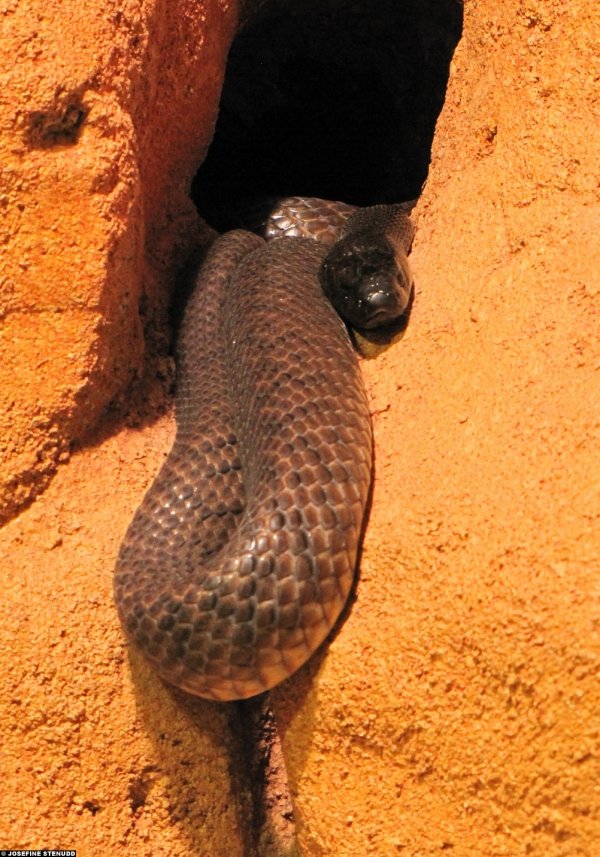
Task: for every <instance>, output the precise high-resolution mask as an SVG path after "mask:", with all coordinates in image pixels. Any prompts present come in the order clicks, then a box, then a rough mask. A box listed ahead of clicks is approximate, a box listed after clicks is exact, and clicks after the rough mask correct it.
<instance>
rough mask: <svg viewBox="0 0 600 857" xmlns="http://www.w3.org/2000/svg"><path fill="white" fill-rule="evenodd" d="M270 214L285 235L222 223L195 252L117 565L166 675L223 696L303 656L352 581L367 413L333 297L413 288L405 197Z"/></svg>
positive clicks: (119, 596) (125, 601) (139, 627)
mask: <svg viewBox="0 0 600 857" xmlns="http://www.w3.org/2000/svg"><path fill="white" fill-rule="evenodd" d="M290 211H291V214H290ZM296 220H298V222H296ZM269 223H270V234H271V237H272V236H273V235H274V234H275V235H276V234H280V235H282V236H283V237H279V238H277V239H276V240H272V241H268V242H267V243H265V241H264V240H263V238H261V237H259V236H258V235H255V234H253V233H250V232H245V231H241V230H238V231H233V232H229V233H226V234H225V235H223V236H221V237H220V238H218V239H217V240H216V241H215V242H214V244H213V245H212V247H211V249H210V250H209V252H208V254H207V257H206V259H205V261H204V263H203V265H202V266H201V269H200V272H199V274H198V278H197V282H196V285H195V287H194V290H193V292H192V294H191V296H190V298H189V300H188V303H187V306H186V309H185V313H184V317H183V320H182V326H181V330H180V333H179V338H178V345H177V386H176V420H177V434H176V438H175V442H174V445H173V448H172V450H171V452H170V453H169V455H168V457H167V459H166V461H165V463H164V465H163V467H162V469H161V470H160V472H159V474H158V476H157V477H156V479H155V481H154V483H153V484H152V486H151V487H150V489H149V491H148V493H147V494H146V496H145V497H144V499H143V501H142V503H141V505H140V506H139V508H138V510H137V512H136V514H135V517H134V519H133V521H132V523H131V524H130V526H129V529H128V530H127V533H126V535H125V538H124V541H123V543H122V545H121V549H120V553H119V558H118V561H117V568H116V574H115V598H116V603H117V607H118V610H119V615H120V618H121V621H122V623H123V627H124V628H125V631H126V633H127V635H128V637H129V638H130V639H131V640H132V641H133V642H134V643H135V644H136V645H137V646H138V648H139V649H140V650H141V651H142V653H143V654H144V655H145V656H146V658H147V659H148V660H149V661H150V662H151V663H152V664H153V665H154V666H155V668H156V669H157V671H158V672H159V674H160V675H161V676H162V677H163V678H164V679H166V680H167V681H168V682H169V683H171V684H173V685H176V686H178V687H180V688H182V689H183V690H186V691H188V692H189V693H192V694H195V695H197V696H202V697H207V698H209V699H216V700H234V699H243V698H246V697H250V696H253V695H255V694H257V693H260V692H262V691H265V690H268V689H270V688H272V687H273V686H274V685H276V684H278V683H279V682H280V681H282V680H283V679H285V678H287V677H288V676H289V675H291V674H292V673H293V672H294V671H295V670H297V669H298V667H300V666H301V665H302V664H303V663H304V662H305V661H306V660H307V659H308V658H309V657H310V655H311V654H312V653H313V652H314V651H315V650H316V649H317V648H318V646H319V645H320V644H321V643H322V642H323V640H324V639H325V637H326V636H327V634H328V633H329V631H330V630H331V628H332V627H333V625H334V624H335V622H336V620H337V618H338V616H339V615H340V612H341V610H342V608H343V606H344V603H345V601H346V599H347V596H348V594H349V591H350V588H351V586H352V581H353V577H354V569H355V563H356V553H357V545H358V540H359V535H360V530H361V524H362V519H363V515H364V510H365V504H366V501H367V494H368V490H369V483H370V478H371V448H372V440H371V425H370V418H369V410H368V407H367V401H366V396H365V392H364V388H363V384H362V380H361V377H360V372H359V367H358V361H357V358H356V355H355V353H354V350H353V348H352V345H351V341H350V338H349V336H348V332H347V329H346V326H345V324H344V322H343V321H342V320H341V319H340V317H339V315H337V314H336V312H335V311H334V309H333V308H332V306H331V303H330V302H329V301H328V300H327V298H326V297H324V294H323V293H324V292H325V293H326V294H327V295H329V296H330V298H331V300H332V301H333V303H334V304H335V305H336V307H337V308H338V311H339V312H340V314H341V315H342V316H343V318H344V319H345V320H346V321H347V322H349V323H351V324H352V325H354V326H356V327H359V328H361V327H362V328H366V327H372V326H376V325H381V324H385V323H386V322H390V321H391V320H393V319H396V318H397V317H398V316H400V315H401V314H402V313H403V312H404V310H405V309H406V306H407V304H408V300H409V296H410V291H411V288H412V277H411V275H410V271H409V268H408V262H407V259H406V253H407V252H408V249H409V245H410V242H411V240H412V235H413V227H412V223H411V221H410V219H409V217H408V216H407V215H406V213H405V209H404V208H403V207H402V206H373V207H371V208H366V209H358V210H355V209H352V208H351V207H349V206H341V207H339V208H337V209H334V210H333V213H330V209H329V208H328V207H327V204H325V203H322V201H319V200H302V199H297V198H294V199H292V200H288V201H287V208H284V209H281V210H279V211H278V212H275V213H274V214H273V215H272V217H271V220H270V221H269ZM306 234H309V235H312V236H313V237H301V236H303V235H306ZM290 236H292V237H290ZM298 236H300V237H298ZM315 237H316V238H317V240H314V239H315Z"/></svg>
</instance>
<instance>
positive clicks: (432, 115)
mask: <svg viewBox="0 0 600 857" xmlns="http://www.w3.org/2000/svg"><path fill="white" fill-rule="evenodd" d="M462 15H463V7H462V2H461V0H250V1H249V2H248V3H247V4H246V16H245V18H244V19H243V21H242V26H241V28H240V30H239V32H238V35H237V36H236V38H235V40H234V42H233V44H232V46H231V50H230V54H229V59H228V63H227V73H226V76H225V82H224V86H223V93H222V97H221V104H220V111H219V117H218V121H217V125H216V129H215V134H214V138H213V142H212V144H211V147H210V150H209V153H208V155H207V158H206V160H205V161H204V163H203V164H202V166H201V168H200V169H199V171H198V173H197V175H196V177H195V179H194V183H193V186H192V199H193V200H194V202H195V203H196V206H197V208H198V210H199V212H200V214H201V215H202V216H203V217H204V218H205V220H207V221H208V223H210V224H211V225H212V226H214V227H215V228H216V229H218V230H219V231H224V230H226V229H230V228H233V227H236V226H240V225H244V224H245V223H246V222H247V220H248V216H247V212H248V211H250V212H252V213H251V214H250V219H252V217H253V216H254V213H255V211H256V208H257V207H260V205H261V203H262V202H263V201H264V200H268V199H269V198H272V197H274V198H277V197H281V196H289V195H296V196H318V197H322V198H325V199H335V200H343V201H345V202H349V203H353V204H357V205H371V204H375V203H379V202H401V201H404V200H408V199H414V198H416V197H418V195H419V193H420V191H421V188H422V185H423V183H424V181H425V179H426V177H427V171H428V166H429V160H430V152H431V142H432V139H433V133H434V129H435V123H436V120H437V117H438V115H439V112H440V110H441V107H442V105H443V102H444V97H445V91H446V84H447V81H448V74H449V67H450V61H451V59H452V54H453V52H454V49H455V47H456V44H457V42H458V40H459V38H460V35H461V28H462Z"/></svg>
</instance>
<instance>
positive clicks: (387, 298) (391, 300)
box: [366, 290, 398, 311]
mask: <svg viewBox="0 0 600 857" xmlns="http://www.w3.org/2000/svg"><path fill="white" fill-rule="evenodd" d="M366 303H367V306H368V307H369V309H371V310H378V311H381V310H394V309H396V307H397V306H398V298H397V297H396V295H395V294H394V292H392V291H389V290H385V291H383V290H380V291H376V292H371V294H370V295H369V296H368V298H367V299H366Z"/></svg>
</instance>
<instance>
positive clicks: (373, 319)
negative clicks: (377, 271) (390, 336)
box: [361, 283, 409, 328]
mask: <svg viewBox="0 0 600 857" xmlns="http://www.w3.org/2000/svg"><path fill="white" fill-rule="evenodd" d="M408 299H409V295H407V294H406V292H405V291H401V290H400V289H398V288H395V287H394V284H392V283H390V284H386V285H385V286H384V287H383V288H381V287H379V288H377V287H376V288H373V286H372V285H371V284H369V287H368V289H367V290H366V293H365V294H364V295H363V297H362V307H361V314H362V324H363V327H366V328H371V327H380V326H382V325H385V324H390V323H391V322H392V321H395V320H396V319H397V318H399V317H400V316H401V315H402V313H403V312H404V310H405V309H406V307H407V305H408Z"/></svg>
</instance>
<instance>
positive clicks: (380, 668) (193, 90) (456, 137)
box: [0, 0, 600, 857]
mask: <svg viewBox="0 0 600 857" xmlns="http://www.w3.org/2000/svg"><path fill="white" fill-rule="evenodd" d="M596 5H597V4H596V3H595V2H593V0H582V2H573V3H569V4H565V3H563V2H558V0H543V1H542V0H540V1H539V2H527V3H526V2H517V0H509V2H505V3H502V4H498V3H495V2H492V1H491V0H479V2H475V0H471V2H467V3H466V6H465V28H464V35H463V39H462V41H461V43H460V44H459V47H458V49H457V52H456V55H455V60H454V63H453V67H452V74H451V78H450V83H449V89H448V96H447V100H446V105H445V107H444V110H443V112H442V115H441V117H440V120H439V123H438V128H437V131H436V138H435V141H434V150H433V157H432V166H431V172H430V178H429V181H428V184H427V187H426V189H425V193H424V196H423V198H422V200H421V202H420V204H419V207H418V211H417V218H418V233H417V239H416V242H415V248H414V253H413V264H414V269H415V272H416V276H417V299H416V301H415V306H414V310H413V314H412V317H411V322H410V325H409V327H408V330H407V333H406V335H405V337H404V339H403V340H402V341H401V342H399V343H397V344H395V345H394V346H393V347H392V348H391V349H390V350H389V351H387V352H385V353H384V354H381V355H379V356H378V357H377V359H375V360H372V361H367V362H365V363H364V371H365V377H366V381H367V385H368V389H369V395H370V399H371V404H372V412H373V419H374V427H375V436H376V481H375V490H374V495H373V505H372V511H371V516H370V520H369V525H368V529H367V535H366V540H365V546H364V552H363V557H362V563H361V578H360V584H359V588H358V593H357V601H356V603H355V604H354V607H353V609H352V612H351V613H350V616H349V619H348V621H347V622H346V623H345V625H344V626H343V628H342V630H341V632H340V633H339V634H338V635H337V637H336V639H335V641H334V642H333V643H332V645H331V646H330V647H329V649H328V651H327V653H326V654H323V655H321V656H319V657H317V658H316V659H315V660H314V661H313V662H312V663H311V665H309V667H308V669H306V670H304V671H302V672H301V673H300V674H299V675H298V676H297V677H295V678H294V679H292V680H291V681H290V682H288V683H287V684H286V685H284V686H283V687H282V688H281V689H280V690H279V691H277V692H276V694H275V696H274V703H275V707H276V710H277V714H278V717H279V721H280V726H281V730H282V733H283V741H284V751H285V754H286V761H287V766H288V771H289V777H290V786H291V789H292V793H293V797H294V802H295V808H296V817H297V824H298V832H299V840H300V847H301V852H302V854H303V855H307V857H321V855H323V856H324V855H327V857H329V855H335V857H364V855H373V857H392V855H398V854H401V855H410V857H423V855H434V854H441V853H442V852H443V853H450V854H452V855H455V857H496V855H508V857H518V855H533V857H582V855H583V857H595V854H596V852H597V847H598V842H600V818H599V815H600V795H599V792H598V783H599V782H600V765H599V762H598V759H599V746H598V741H599V726H600V722H599V717H598V711H599V710H600V689H599V685H598V672H599V670H598V666H599V656H600V640H599V629H598V615H599V614H598V604H599V600H600V599H599V596H600V592H599V587H598V580H599V579H600V578H599V575H600V569H599V565H598V554H599V544H598V532H599V527H598V520H597V516H598V508H599V497H598V485H599V480H598V464H597V462H598V460H599V452H600V450H599V448H598V447H599V443H598V430H597V424H598V419H597V415H598V410H599V406H600V402H599V389H600V388H599V385H598V379H597V365H598V336H597V331H598V294H599V292H598V273H597V272H598V270H599V268H600V265H599V262H600V260H599V258H598V241H597V233H598V224H599V212H598V199H597V189H596V187H595V176H596V173H597V164H598V162H599V161H600V158H599V154H600V153H599V152H598V143H597V139H598V135H597V119H596V118H595V117H594V114H593V112H592V109H593V105H594V101H593V99H594V97H595V96H594V94H593V90H592V82H593V79H594V76H596V77H597V73H595V72H594V68H595V67H596V65H595V64H596V63H597V59H596V53H597V51H596V50H595V45H597V43H598V39H599V36H600V24H599V21H598V13H597V9H596ZM174 7H176V9H175V10H174ZM62 8H63V7H62V5H61V6H60V7H59V4H55V3H45V4H39V3H34V2H30V3H19V4H13V5H12V6H10V7H9V10H8V13H7V14H6V15H5V16H4V19H3V27H4V34H3V37H2V38H3V43H4V44H8V45H11V46H14V49H12V53H13V54H14V56H15V57H16V58H18V59H19V60H20V61H19V62H18V63H17V62H15V63H14V67H13V68H12V69H10V70H9V72H7V73H6V75H5V80H4V81H3V86H2V87H1V88H0V92H1V97H2V98H3V99H4V102H5V105H7V106H8V109H7V110H6V111H5V118H4V119H3V128H2V141H1V145H2V149H1V151H0V156H1V157H2V168H3V169H2V173H3V182H4V184H5V185H6V187H5V189H4V191H3V193H4V198H5V200H6V211H7V214H8V216H7V223H8V224H9V226H8V229H9V231H8V233H7V234H8V237H9V241H8V244H7V246H9V247H10V248H11V250H12V251H13V252H11V254H10V257H7V259H6V260H5V261H3V262H2V264H3V265H4V266H5V267H4V268H3V270H2V273H3V275H4V276H5V277H6V279H5V282H6V283H8V286H5V294H6V297H3V301H2V305H3V307H4V308H5V309H4V311H5V316H4V318H3V319H2V322H3V329H2V337H3V340H2V348H3V349H4V350H3V353H2V356H1V361H2V366H3V370H4V373H3V376H4V377H3V380H2V385H3V386H2V388H1V389H2V396H3V397H6V401H7V402H8V406H5V407H3V408H2V411H1V414H2V417H1V418H2V419H4V420H8V419H10V426H11V429H10V432H9V431H8V429H7V426H2V437H3V440H4V442H5V444H6V445H7V449H6V452H7V453H8V455H7V463H6V465H5V469H4V471H3V474H4V475H3V479H4V482H3V484H4V486H5V488H4V492H5V493H4V497H5V500H6V502H5V509H6V515H7V516H10V515H11V514H12V513H13V512H14V510H15V509H16V508H17V507H20V506H22V505H23V504H24V503H25V502H27V501H28V499H30V497H31V496H32V494H36V493H37V494H38V499H37V500H36V502H35V503H33V504H32V505H31V506H30V507H29V508H28V509H26V510H25V511H23V512H22V513H21V514H20V515H18V516H16V517H14V518H13V519H12V520H10V522H9V523H8V524H7V526H6V527H5V528H4V530H3V531H2V533H1V534H0V567H1V568H2V570H3V581H4V587H3V597H2V599H0V627H1V628H2V631H3V637H4V639H3V644H2V646H0V659H1V662H0V675H2V678H3V688H2V692H1V693H0V722H1V723H2V730H3V761H2V766H3V783H4V787H3V791H2V796H1V797H0V839H2V841H3V842H7V843H9V844H11V845H16V846H18V847H39V846H40V844H42V843H49V844H50V843H53V844H54V843H55V844H56V845H58V846H59V847H66V848H69V847H74V848H77V850H78V854H79V855H80V857H81V855H84V857H85V855H93V857H95V855H97V854H100V853H108V852H110V851H113V850H117V849H124V848H128V849H130V850H132V851H134V852H135V853H136V854H139V855H153V857H155V855H159V857H160V855H165V857H166V855H169V857H171V855H175V857H187V855H190V854H202V855H205V854H206V855H211V857H237V855H240V857H241V855H244V857H248V853H249V852H248V846H247V840H248V835H249V830H248V819H249V797H248V795H247V794H246V793H245V790H244V788H243V785H241V784H240V782H239V781H238V773H239V772H238V767H239V759H238V757H237V755H236V751H235V748H234V747H232V746H231V739H230V735H231V732H230V729H229V717H230V714H229V711H228V709H227V708H224V707H218V706H214V705H211V704H210V703H203V702H198V703H189V702H186V701H185V700H184V699H183V698H181V697H180V696H176V695H173V694H171V693H170V692H169V691H167V690H166V689H165V688H164V687H163V686H162V685H161V684H160V682H158V681H157V679H156V677H155V676H154V675H153V673H152V672H151V671H150V670H149V669H148V668H147V667H146V666H145V665H144V664H143V663H141V662H140V660H139V659H138V658H137V657H135V655H131V654H129V653H128V649H127V647H126V646H125V643H124V639H123V635H122V632H121V629H120V627H119V624H118V620H117V617H116V612H115V610H114V607H113V604H112V594H111V575H112V566H113V564H114V559H115V556H116V552H117V549H118V544H119V541H120V539H121V537H122V535H123V533H124V531H125V528H126V526H127V523H128V521H129V519H130V517H131V515H132V512H133V510H134V508H135V507H136V505H137V503H138V502H139V500H140V498H141V496H142V494H143V491H144V489H145V487H146V486H147V485H148V484H149V482H150V481H151V479H152V477H153V475H154V473H155V472H156V469H157V468H158V466H159V465H160V463H161V462H162V460H163V459H164V454H165V451H166V450H167V449H168V446H169V443H170V440H171V438H172V433H173V424H172V420H171V419H170V418H169V417H160V418H159V417H157V416H156V414H157V412H159V411H160V410H161V408H162V407H163V406H164V404H165V399H164V395H163V393H162V392H161V390H162V387H161V385H160V383H158V384H157V385H154V386H153V385H152V384H150V385H148V384H147V385H146V387H145V389H147V390H150V391H151V393H152V391H153V390H154V396H155V397H154V398H151V400H150V405H149V406H147V410H146V412H145V415H144V414H142V415H141V416H140V417H139V420H138V423H137V424H136V425H135V426H130V427H127V426H123V425H122V421H121V420H120V419H119V418H118V416H117V417H113V418H110V416H109V415H108V416H105V418H104V420H103V421H102V422H100V423H98V417H99V414H100V413H102V412H103V411H104V410H105V408H106V405H107V403H108V402H109V401H110V400H111V399H112V398H113V397H114V396H115V395H116V394H117V393H118V392H119V391H122V390H123V388H124V385H125V384H126V383H127V381H128V380H129V379H130V378H131V377H132V375H134V374H135V373H136V372H140V371H142V366H143V364H142V356H141V322H140V316H139V313H138V309H139V305H140V296H142V295H143V296H144V300H143V301H142V302H141V306H142V309H143V317H144V322H145V328H146V332H147V336H148V339H147V342H148V343H149V348H148V354H149V360H148V364H147V374H148V376H149V377H152V374H153V373H154V374H159V373H162V372H163V370H164V365H163V364H164V361H161V359H160V358H159V357H157V356H156V355H157V354H160V352H161V348H162V347H163V346H164V343H162V345H161V339H160V337H161V336H162V335H164V334H162V333H161V331H162V330H163V329H164V302H165V300H166V294H167V288H166V286H167V283H168V282H171V281H172V272H173V269H174V267H175V265H176V264H177V263H179V262H180V261H181V259H182V258H183V257H184V256H185V252H186V250H187V247H188V246H189V242H190V241H191V240H192V237H193V234H194V230H195V228H196V224H195V218H194V215H193V212H191V210H190V207H189V203H188V201H187V197H186V196H185V190H186V188H187V185H188V183H189V181H190V179H191V176H192V174H193V171H194V170H195V168H196V166H197V164H198V161H199V159H200V157H201V153H202V151H203V150H204V147H205V146H206V143H207V141H208V139H209V136H210V129H211V125H212V122H213V120H214V111H215V107H216V99H217V96H218V89H219V84H220V76H221V73H222V66H223V62H224V57H225V51H226V45H227V40H228V39H229V37H230V35H231V32H232V27H233V25H234V21H233V11H234V10H232V9H229V8H228V4H227V3H218V2H208V1H207V2H205V3H201V2H193V3H192V2H184V0H180V2H179V3H176V4H174V3H173V2H171V3H169V4H167V3H166V0H164V2H153V3H150V2H146V3H142V5H141V6H140V5H139V4H132V3H127V2H125V3H123V2H119V3H116V2H115V3H109V2H103V3H102V4H96V5H94V4H88V5H82V6H79V5H77V9H76V12H77V14H76V15H73V16H70V17H65V16H64V14H63V15H62V16H61V14H60V9H62ZM175 12H177V14H175ZM204 28H206V29H204ZM208 32H210V33H211V37H210V38H206V37H205V36H203V35H202V34H203V33H208ZM9 38H10V41H8V39H9ZM171 63H172V65H171ZM159 71H160V74H159ZM13 93H14V97H13ZM9 96H10V97H13V100H12V101H9ZM73 99H76V102H75V106H77V105H82V108H81V109H83V110H84V111H85V117H86V118H85V121H84V122H83V124H82V125H81V127H80V128H77V127H75V128H73V124H75V126H76V125H77V122H78V121H79V120H78V118H77V117H78V114H77V113H73V111H72V109H71V108H72V107H73V106H74V102H73ZM186 99H187V100H186ZM190 103H193V104H194V105H196V106H198V105H200V104H202V105H204V108H203V109H204V111H205V112H204V114H203V116H204V121H203V122H202V121H201V120H200V118H199V117H198V114H197V113H196V112H195V111H194V110H191V109H188V108H189V106H190ZM77 109H80V108H79V107H78V108H77ZM40 114H41V116H40ZM32 123H33V125H32ZM196 123H197V126H198V127H196ZM28 129H29V130H28ZM65 133H68V134H75V137H76V139H77V143H76V144H73V143H72V142H71V143H67V142H65V140H64V134H65ZM48 134H49V137H50V139H49V140H48V139H46V137H45V135H48ZM57 134H58V136H59V137H60V135H61V134H63V140H62V142H60V143H57V142H56V135H57ZM77 134H78V135H79V136H78V137H77ZM82 201H83V202H82ZM176 233H177V236H178V237H177V240H175V238H174V236H175V234H176ZM56 248H60V252H57V250H56ZM65 284H67V285H65ZM161 294H162V295H163V296H162V297H160V295H161ZM32 296H34V297H35V300H34V299H33V298H32ZM15 379H18V380H17V382H15ZM134 416H135V415H134ZM94 425H97V426H98V427H97V429H96V431H95V433H94V434H92V436H88V440H87V442H86V444H85V446H84V448H83V449H82V450H81V451H80V452H78V453H77V454H76V455H74V456H73V457H72V459H71V461H69V462H68V463H65V464H64V465H63V466H61V467H59V468H58V473H57V475H56V477H55V478H54V479H53V481H52V483H51V484H50V487H49V488H48V489H47V490H46V491H45V492H43V493H40V489H41V488H43V487H44V486H45V485H46V484H47V482H48V480H49V476H50V474H51V473H52V472H53V471H54V470H56V468H57V462H58V461H59V459H60V457H61V455H62V456H66V454H67V453H68V445H69V442H70V440H71V439H72V438H75V437H79V436H80V435H81V434H83V433H84V432H85V431H86V430H87V429H89V427H90V426H94Z"/></svg>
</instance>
